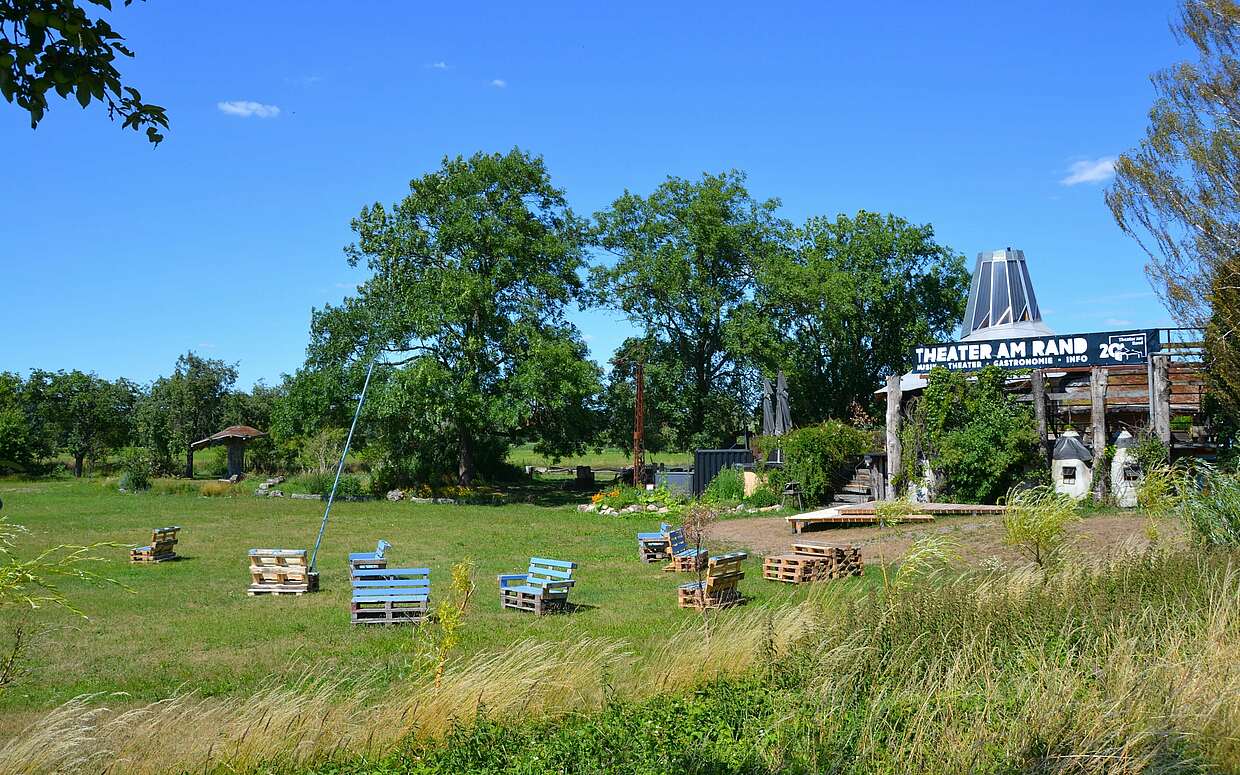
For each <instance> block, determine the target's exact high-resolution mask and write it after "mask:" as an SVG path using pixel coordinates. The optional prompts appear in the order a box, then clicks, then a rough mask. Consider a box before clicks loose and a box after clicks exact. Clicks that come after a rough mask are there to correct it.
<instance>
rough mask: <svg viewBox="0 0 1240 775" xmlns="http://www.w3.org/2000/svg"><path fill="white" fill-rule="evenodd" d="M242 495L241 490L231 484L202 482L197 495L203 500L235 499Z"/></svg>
mask: <svg viewBox="0 0 1240 775" xmlns="http://www.w3.org/2000/svg"><path fill="white" fill-rule="evenodd" d="M244 493H245V491H244V490H243V488H241V487H239V486H237V485H234V484H232V483H231V482H203V483H202V484H201V485H199V487H198V494H199V495H201V496H203V497H204V498H235V497H237V496H238V495H243V494H244Z"/></svg>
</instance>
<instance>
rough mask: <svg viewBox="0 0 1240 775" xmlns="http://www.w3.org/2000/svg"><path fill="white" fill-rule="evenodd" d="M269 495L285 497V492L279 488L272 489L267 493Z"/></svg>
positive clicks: (270, 496)
mask: <svg viewBox="0 0 1240 775" xmlns="http://www.w3.org/2000/svg"><path fill="white" fill-rule="evenodd" d="M267 497H268V498H283V497H284V493H283V492H281V491H279V490H270V491H269V492H268V493H267Z"/></svg>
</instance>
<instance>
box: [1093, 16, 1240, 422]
mask: <svg viewBox="0 0 1240 775" xmlns="http://www.w3.org/2000/svg"><path fill="white" fill-rule="evenodd" d="M1174 32H1175V34H1176V36H1177V37H1178V38H1179V39H1180V40H1181V41H1184V42H1187V43H1188V44H1190V45H1191V46H1192V49H1193V53H1194V54H1195V55H1196V57H1197V58H1196V61H1193V62H1181V63H1179V64H1176V65H1174V66H1172V67H1169V68H1167V69H1165V70H1163V71H1161V72H1159V73H1156V74H1155V75H1154V76H1153V79H1152V80H1153V83H1154V88H1155V91H1156V93H1157V95H1158V98H1157V100H1156V102H1155V103H1154V107H1153V108H1152V109H1151V110H1150V124H1149V127H1148V129H1147V130H1146V136H1145V139H1144V140H1142V141H1141V144H1140V145H1139V146H1138V147H1136V148H1134V149H1132V150H1131V151H1129V152H1127V153H1125V154H1124V155H1122V156H1121V157H1120V158H1119V160H1118V162H1117V163H1116V166H1115V183H1114V184H1113V185H1112V187H1111V189H1110V190H1109V191H1108V192H1107V195H1106V200H1107V204H1108V205H1109V206H1110V208H1111V211H1112V213H1113V214H1114V216H1115V220H1116V221H1117V222H1118V223H1119V225H1120V227H1121V228H1123V229H1124V231H1125V232H1127V233H1128V234H1130V235H1131V236H1133V237H1134V238H1136V240H1137V241H1138V242H1139V243H1140V245H1141V247H1142V248H1143V249H1144V250H1145V252H1146V253H1147V254H1148V256H1149V263H1148V264H1147V265H1146V271H1147V273H1148V274H1149V277H1150V279H1151V281H1152V283H1153V285H1154V288H1155V290H1156V291H1157V292H1158V293H1159V295H1160V296H1161V298H1162V300H1163V302H1164V303H1165V304H1166V306H1167V308H1168V310H1170V312H1171V313H1172V315H1173V316H1174V317H1175V319H1176V320H1177V321H1178V322H1179V323H1180V324H1181V325H1187V326H1194V327H1201V328H1204V329H1205V330H1206V342H1207V348H1208V350H1209V353H1210V356H1211V360H1212V361H1213V363H1212V368H1211V372H1212V374H1213V375H1214V378H1215V382H1216V386H1217V387H1218V388H1220V391H1219V392H1220V393H1221V395H1222V397H1224V398H1225V399H1226V400H1228V401H1229V403H1230V404H1231V405H1232V407H1233V408H1240V348H1238V347H1237V346H1236V344H1235V339H1236V335H1237V333H1238V332H1240V223H1237V213H1238V212H1240V60H1237V58H1236V46H1237V43H1240V5H1238V4H1237V3H1236V2H1235V0H1188V2H1185V3H1184V5H1183V6H1182V8H1181V13H1180V18H1179V21H1178V22H1177V24H1176V25H1175V27H1174Z"/></svg>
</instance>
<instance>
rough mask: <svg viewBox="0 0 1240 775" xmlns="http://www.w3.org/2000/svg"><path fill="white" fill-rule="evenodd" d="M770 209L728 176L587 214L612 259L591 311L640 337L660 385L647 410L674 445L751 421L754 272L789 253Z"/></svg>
mask: <svg viewBox="0 0 1240 775" xmlns="http://www.w3.org/2000/svg"><path fill="white" fill-rule="evenodd" d="M778 207H779V200H776V199H768V200H765V201H759V200H757V199H755V198H754V197H753V196H751V195H750V193H749V191H748V190H747V189H746V187H745V176H744V174H742V173H740V172H737V171H731V172H726V173H723V174H719V175H712V174H707V175H703V176H702V177H701V178H699V179H697V180H685V179H682V178H674V177H673V178H668V179H667V181H665V182H664V183H663V184H662V185H660V186H659V188H658V189H656V190H655V191H654V193H652V194H650V195H649V196H645V197H643V196H640V195H638V194H633V193H630V192H627V191H626V192H625V193H624V195H623V196H621V197H620V198H618V199H616V200H615V202H613V203H612V205H611V207H609V208H608V209H606V210H603V211H602V212H599V213H597V214H596V215H595V220H596V222H597V226H596V228H595V239H596V240H597V243H598V244H599V245H600V246H601V247H602V248H603V249H604V250H606V251H607V252H608V253H610V254H611V255H612V256H614V259H615V260H614V262H612V263H611V264H609V265H606V266H599V267H596V268H595V269H594V270H593V271H592V274H591V280H592V286H593V288H592V292H593V300H594V303H596V304H598V305H601V306H604V307H608V308H611V309H615V310H618V311H620V312H623V313H624V314H625V315H626V316H627V317H628V318H629V320H630V321H631V322H632V323H633V324H634V325H635V326H636V327H637V328H638V329H639V330H640V331H641V332H642V337H641V338H642V340H643V341H644V343H645V348H646V351H645V352H644V353H643V354H642V356H641V357H643V358H644V359H646V360H647V362H648V363H649V364H650V366H651V372H652V373H653V374H654V375H655V376H660V377H661V378H660V379H658V380H654V381H653V382H652V384H651V386H650V390H649V391H648V393H647V404H648V405H650V406H654V407H658V408H659V412H660V413H661V415H662V416H664V417H666V418H667V426H666V428H665V429H664V430H665V431H666V433H667V436H668V442H669V443H670V444H671V445H673V446H676V447H678V448H681V449H687V448H690V447H694V446H703V445H715V444H718V443H720V442H723V441H727V440H728V438H729V437H730V436H733V435H734V434H735V433H736V431H738V430H740V429H741V428H742V427H743V426H744V425H745V424H747V423H748V421H749V418H750V416H751V415H752V410H753V406H754V402H755V400H756V391H757V389H758V387H759V385H758V379H757V372H756V371H755V369H754V367H753V363H752V361H751V360H750V359H749V358H747V357H746V355H745V353H746V352H747V350H748V347H747V345H746V343H745V335H746V333H747V330H746V327H745V326H744V325H742V320H741V318H742V316H741V314H740V311H741V309H742V308H743V306H744V305H745V304H746V303H747V302H748V300H749V299H750V298H751V297H752V293H753V280H754V275H755V272H756V270H757V267H759V266H761V265H763V264H764V263H766V262H768V261H771V260H773V259H774V258H775V257H776V256H777V255H778V254H780V253H781V252H782V251H784V250H785V249H786V244H785V237H786V233H787V230H788V224H787V223H786V222H785V221H783V220H781V219H780V218H779V217H778V216H777V215H776V210H777V209H778ZM620 392H622V391H620ZM629 412H630V414H631V412H632V409H631V408H630V409H629Z"/></svg>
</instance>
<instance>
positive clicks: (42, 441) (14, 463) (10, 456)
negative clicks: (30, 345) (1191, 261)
mask: <svg viewBox="0 0 1240 775" xmlns="http://www.w3.org/2000/svg"><path fill="white" fill-rule="evenodd" d="M37 390H38V386H37V385H31V384H28V383H27V382H25V381H24V380H23V379H22V378H21V376H20V375H18V374H14V373H13V372H8V371H5V372H0V474H9V473H25V472H31V471H33V470H34V469H35V468H36V467H37V464H38V462H39V460H40V459H42V458H43V457H46V456H47V455H50V454H51V453H52V444H51V434H49V433H46V432H45V425H46V423H45V419H44V416H43V414H42V413H41V411H40V406H41V403H42V402H41V397H40V396H39V395H38V392H37Z"/></svg>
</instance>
